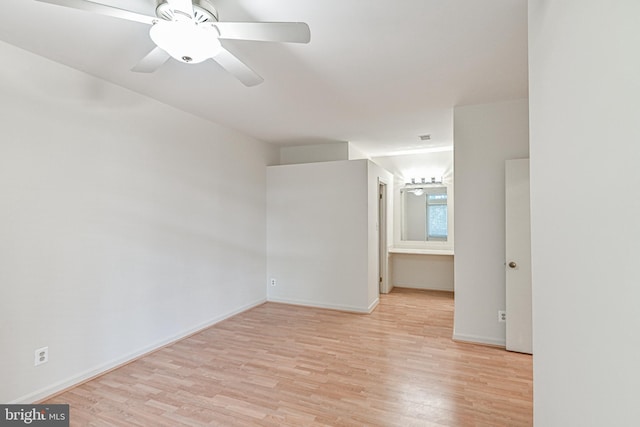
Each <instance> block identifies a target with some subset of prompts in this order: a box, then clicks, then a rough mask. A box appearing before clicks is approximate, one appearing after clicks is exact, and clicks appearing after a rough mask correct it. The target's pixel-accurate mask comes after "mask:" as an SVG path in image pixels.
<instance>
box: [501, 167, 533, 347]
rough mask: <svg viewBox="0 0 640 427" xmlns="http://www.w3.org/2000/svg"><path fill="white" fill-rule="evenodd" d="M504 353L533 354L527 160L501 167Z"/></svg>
mask: <svg viewBox="0 0 640 427" xmlns="http://www.w3.org/2000/svg"><path fill="white" fill-rule="evenodd" d="M505 190H506V191H505V206H506V210H505V222H506V229H505V232H506V242H505V243H506V251H505V253H506V258H507V259H506V263H505V264H506V286H507V294H506V311H507V337H506V338H507V350H510V351H517V352H520V353H529V354H531V353H532V351H533V343H532V335H533V333H532V319H531V311H532V310H531V221H530V212H529V207H530V203H529V159H517V160H507V161H506V163H505Z"/></svg>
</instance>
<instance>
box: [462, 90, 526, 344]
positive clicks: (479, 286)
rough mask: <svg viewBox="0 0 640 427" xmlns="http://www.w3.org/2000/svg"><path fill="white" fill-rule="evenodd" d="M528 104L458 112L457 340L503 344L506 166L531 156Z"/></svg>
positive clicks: (519, 102) (474, 106) (517, 103)
mask: <svg viewBox="0 0 640 427" xmlns="http://www.w3.org/2000/svg"><path fill="white" fill-rule="evenodd" d="M528 133H529V128H528V103H527V100H517V101H509V102H501V103H496V104H486V105H472V106H465V107H458V108H456V109H455V110H454V146H455V150H454V162H455V172H454V174H455V178H454V182H455V187H456V195H455V212H454V215H455V225H454V226H455V235H456V241H455V267H454V274H455V293H456V298H455V319H454V338H456V339H459V340H465V341H474V342H482V343H488V344H496V345H504V340H505V327H504V323H498V321H497V319H498V310H504V308H505V277H504V276H505V272H504V268H505V267H504V262H505V259H504V257H505V234H504V227H505V222H504V221H505V220H504V206H505V204H504V161H505V160H506V159H515V158H526V157H528V154H529V151H528V148H529V144H528V141H529V138H528Z"/></svg>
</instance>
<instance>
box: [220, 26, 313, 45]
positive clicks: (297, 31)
mask: <svg viewBox="0 0 640 427" xmlns="http://www.w3.org/2000/svg"><path fill="white" fill-rule="evenodd" d="M212 25H213V26H214V27H216V28H218V31H219V32H220V38H221V39H231V40H254V41H264V42H285V43H309V41H310V40H311V32H310V31H309V26H308V25H307V24H305V23H304V22H216V23H215V24H212Z"/></svg>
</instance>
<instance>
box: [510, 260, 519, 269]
mask: <svg viewBox="0 0 640 427" xmlns="http://www.w3.org/2000/svg"><path fill="white" fill-rule="evenodd" d="M517 266H518V265H517V264H516V263H515V262H513V261H511V262H510V263H509V268H516V267H517Z"/></svg>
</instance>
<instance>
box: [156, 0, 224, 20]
mask: <svg viewBox="0 0 640 427" xmlns="http://www.w3.org/2000/svg"><path fill="white" fill-rule="evenodd" d="M157 3H158V6H157V7H156V16H157V17H158V18H160V19H164V20H165V21H173V20H174V19H175V12H174V11H173V9H172V8H171V6H169V3H167V2H166V0H157ZM192 4H193V19H194V20H195V21H196V22H198V23H204V22H218V11H217V10H216V8H215V7H213V5H212V4H211V3H209V2H208V1H207V0H192Z"/></svg>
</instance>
